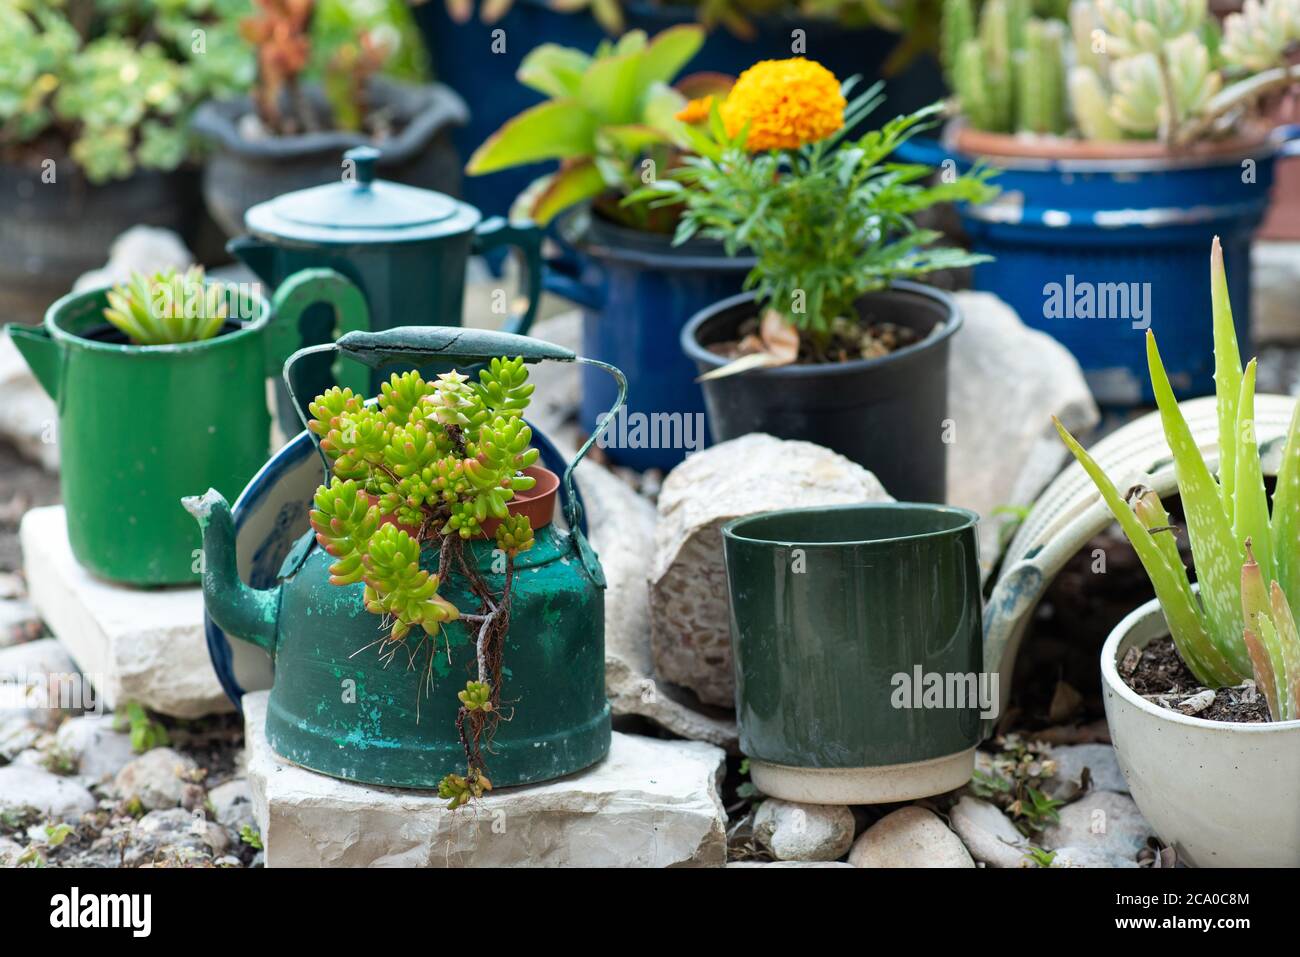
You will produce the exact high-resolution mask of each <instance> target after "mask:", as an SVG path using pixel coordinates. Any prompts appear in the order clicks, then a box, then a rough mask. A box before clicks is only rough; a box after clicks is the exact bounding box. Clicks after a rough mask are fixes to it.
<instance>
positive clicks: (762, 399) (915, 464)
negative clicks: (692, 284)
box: [681, 281, 962, 502]
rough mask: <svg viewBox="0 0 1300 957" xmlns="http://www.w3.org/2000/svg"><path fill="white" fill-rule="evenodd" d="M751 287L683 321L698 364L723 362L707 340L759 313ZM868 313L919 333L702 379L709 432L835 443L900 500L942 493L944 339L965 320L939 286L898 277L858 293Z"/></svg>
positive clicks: (724, 335)
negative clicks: (873, 350)
mask: <svg viewBox="0 0 1300 957" xmlns="http://www.w3.org/2000/svg"><path fill="white" fill-rule="evenodd" d="M756 311H757V309H756V306H755V302H754V294H753V293H743V294H741V295H739V296H732V297H731V298H730V299H723V300H722V301H721V302H717V303H714V304H713V305H712V306H710V307H709V308H707V309H704V310H702V311H701V312H698V313H696V314H695V316H693V317H692V318H691V320H690V322H688V323H687V324H686V326H685V328H683V329H682V335H681V345H682V349H683V350H684V351H685V352H686V355H687V356H688V357H689V358H690V359H691V360H692V361H694V363H695V365H696V368H698V369H699V371H700V372H701V373H705V372H709V371H711V370H713V369H716V368H719V367H720V366H723V365H725V364H726V362H727V360H726V359H724V358H723V357H722V356H720V355H717V354H716V353H714V352H712V351H710V350H709V348H708V346H710V345H712V344H715V343H721V342H727V341H730V340H735V339H737V338H739V335H738V329H739V327H740V325H741V323H743V322H744V321H745V320H747V319H750V318H752V317H753V316H754V315H755V314H756ZM858 314H859V315H860V316H861V317H862V320H863V321H864V322H892V323H894V324H896V325H899V326H905V327H907V328H909V329H913V330H915V331H916V332H917V333H918V334H919V335H920V336H921V339H920V341H919V342H916V343H914V344H912V345H910V346H906V347H904V348H902V349H898V350H897V351H895V352H891V353H890V354H889V355H886V356H882V357H880V358H877V359H856V360H853V361H851V362H835V363H824V364H816V365H811V364H809V365H790V366H783V367H780V368H775V369H759V370H752V371H749V372H741V373H738V374H736V375H730V376H724V377H722V378H718V379H710V380H707V381H706V382H704V383H703V385H704V404H705V408H706V410H707V415H708V420H709V430H710V432H711V434H712V436H713V440H714V441H715V442H725V441H726V440H727V439H734V438H736V437H738V436H741V435H746V434H748V433H750V432H766V433H767V434H769V435H774V436H776V437H777V438H780V439H801V440H803V441H806V442H813V443H816V444H817V445H822V446H825V447H826V448H828V449H832V450H834V451H836V452H839V453H840V454H841V455H843V456H845V457H847V458H849V459H852V460H853V461H854V462H857V463H858V464H860V465H862V466H863V467H864V468H866V469H869V470H870V471H871V472H873V473H874V474H875V476H876V478H878V479H880V481H881V483H882V484H883V485H884V486H885V489H886V490H887V491H888V492H889V493H890V494H891V495H893V496H894V498H896V499H898V500H900V501H912V502H943V501H944V500H945V495H946V486H947V458H948V446H947V443H946V441H945V437H946V433H947V431H948V430H947V428H946V426H947V423H946V419H947V418H948V349H949V343H950V341H951V340H952V337H953V335H954V334H955V333H956V332H957V330H959V329H960V328H961V324H962V318H961V313H960V312H959V311H958V310H957V304H956V303H955V302H954V301H953V300H952V298H951V297H950V296H948V295H946V294H945V293H942V292H940V291H938V290H937V289H932V288H930V287H929V286H923V285H920V284H918V283H912V282H902V281H899V282H895V283H894V284H893V285H891V286H890V287H889V288H888V289H884V290H881V291H879V292H873V293H869V294H868V295H866V296H863V297H862V299H860V300H859V301H858Z"/></svg>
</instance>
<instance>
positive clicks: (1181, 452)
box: [1057, 238, 1300, 721]
mask: <svg viewBox="0 0 1300 957" xmlns="http://www.w3.org/2000/svg"><path fill="white" fill-rule="evenodd" d="M1210 289H1211V301H1212V305H1213V315H1214V319H1213V322H1214V351H1215V392H1216V394H1217V396H1218V407H1219V450H1220V454H1219V474H1218V476H1217V480H1216V477H1215V476H1214V474H1213V473H1212V472H1211V471H1210V467H1209V464H1208V463H1207V462H1206V461H1205V460H1204V459H1203V458H1202V457H1201V452H1200V450H1199V449H1198V448H1197V445H1196V442H1195V440H1194V439H1193V438H1192V434H1191V432H1190V431H1189V429H1188V427H1187V423H1186V421H1185V420H1184V418H1183V413H1182V410H1181V409H1180V408H1179V406H1178V404H1177V402H1176V401H1175V400H1174V396H1173V391H1172V389H1171V388H1170V385H1169V380H1168V377H1167V376H1166V374H1165V371H1164V367H1163V365H1162V364H1161V362H1160V353H1159V350H1158V349H1157V348H1156V343H1155V337H1154V336H1152V335H1151V333H1150V332H1148V333H1147V361H1148V365H1149V366H1150V370H1151V382H1152V386H1153V388H1154V391H1155V395H1156V402H1157V404H1158V406H1159V408H1160V417H1161V421H1162V423H1163V425H1164V430H1165V436H1166V439H1167V440H1168V443H1169V448H1170V450H1171V451H1172V453H1173V459H1174V467H1175V471H1176V473H1177V479H1178V490H1179V495H1180V496H1181V498H1182V502H1183V508H1184V511H1185V513H1186V516H1187V532H1188V537H1189V539H1190V541H1191V546H1192V555H1193V557H1194V558H1195V561H1196V568H1197V572H1198V578H1199V581H1200V592H1199V595H1198V594H1195V593H1193V591H1192V586H1191V584H1190V582H1189V581H1188V577H1187V570H1186V569H1185V568H1184V567H1183V564H1182V559H1181V558H1180V557H1179V554H1178V549H1177V546H1176V544H1175V542H1174V538H1173V535H1174V534H1175V530H1173V529H1172V528H1171V527H1170V520H1169V515H1168V513H1167V512H1166V511H1165V509H1164V506H1163V505H1162V504H1161V503H1160V499H1159V497H1158V496H1157V495H1156V494H1155V493H1154V492H1153V491H1151V490H1149V489H1139V490H1138V493H1137V494H1136V495H1135V496H1134V501H1133V504H1132V505H1129V504H1128V503H1126V502H1125V500H1124V498H1123V497H1122V496H1121V495H1120V493H1119V491H1118V490H1117V489H1116V488H1115V485H1114V484H1113V483H1112V482H1111V480H1110V479H1109V478H1108V477H1107V476H1106V474H1105V473H1104V472H1103V471H1102V470H1101V469H1100V467H1099V466H1098V465H1097V463H1096V462H1095V461H1093V459H1092V457H1091V456H1089V455H1088V453H1087V452H1085V451H1084V450H1083V448H1082V446H1080V445H1079V443H1078V442H1077V441H1076V440H1075V439H1074V437H1073V436H1072V435H1070V434H1069V432H1067V431H1066V430H1065V428H1064V427H1063V426H1061V425H1060V423H1059V422H1058V423H1057V429H1058V431H1059V432H1060V434H1061V438H1062V439H1063V440H1064V441H1065V444H1066V445H1067V447H1068V448H1069V449H1070V451H1071V452H1072V453H1073V454H1074V457H1075V458H1076V459H1077V460H1078V461H1079V463H1080V464H1081V465H1082V466H1083V468H1084V470H1085V471H1086V472H1087V473H1088V475H1089V477H1091V478H1092V480H1093V482H1094V483H1095V484H1096V486H1097V488H1098V490H1099V491H1100V492H1101V495H1102V499H1103V500H1104V501H1105V502H1106V504H1107V506H1109V508H1110V510H1111V512H1112V513H1113V514H1114V516H1115V518H1116V519H1117V520H1118V521H1119V523H1120V526H1121V527H1122V528H1123V530H1124V533H1125V535H1126V536H1127V537H1128V539H1129V541H1130V542H1131V543H1132V544H1133V547H1134V550H1135V551H1136V552H1137V554H1138V558H1139V559H1140V560H1141V561H1142V565H1143V567H1144V568H1145V569H1146V571H1147V574H1148V575H1149V576H1150V578H1151V583H1152V585H1153V586H1154V587H1155V592H1156V596H1157V597H1158V598H1159V600H1160V605H1161V608H1162V609H1163V611H1164V613H1165V619H1166V621H1167V622H1168V624H1169V631H1170V635H1171V636H1172V637H1173V640H1174V644H1175V645H1176V646H1177V648H1178V653H1179V655H1180V656H1181V657H1182V659H1183V661H1184V662H1185V663H1186V664H1187V666H1188V668H1190V669H1191V671H1192V673H1193V674H1194V675H1195V676H1196V679H1197V680H1198V681H1200V682H1201V683H1202V684H1204V685H1206V686H1207V687H1211V688H1218V687H1223V686H1225V685H1234V684H1237V683H1239V682H1240V681H1242V680H1244V679H1245V678H1247V677H1253V678H1254V680H1255V683H1256V685H1257V686H1258V687H1259V689H1260V690H1261V691H1262V692H1263V693H1264V696H1265V698H1266V699H1267V701H1268V706H1269V714H1270V716H1271V717H1272V719H1273V720H1274V721H1289V720H1294V719H1297V718H1300V634H1297V630H1296V621H1295V619H1296V608H1295V607H1293V604H1292V603H1293V602H1295V601H1296V600H1297V598H1300V561H1297V558H1296V535H1297V532H1298V531H1300V406H1298V407H1297V409H1296V412H1295V414H1294V415H1293V416H1292V419H1291V424H1290V428H1289V431H1288V435H1287V439H1286V444H1285V447H1284V448H1283V450H1282V464H1281V467H1280V469H1279V471H1278V479H1277V487H1276V491H1275V493H1274V495H1273V503H1272V512H1271V514H1270V510H1269V503H1268V496H1267V494H1266V492H1265V488H1264V476H1263V469H1262V466H1261V464H1260V458H1259V448H1258V446H1257V444H1256V441H1255V428H1254V417H1255V368H1256V366H1255V361H1254V360H1251V362H1250V363H1249V364H1247V366H1246V368H1245V370H1244V371H1243V369H1242V367H1241V359H1240V357H1239V354H1238V350H1237V340H1236V331H1235V327H1234V326H1233V323H1232V310H1231V307H1230V305H1229V302H1228V291H1227V276H1226V274H1225V272H1224V268H1223V253H1222V250H1221V249H1220V247H1219V241H1218V239H1217V238H1216V239H1215V240H1214V246H1213V249H1212V252H1211V256H1210ZM1287 596H1291V597H1290V601H1288V597H1287Z"/></svg>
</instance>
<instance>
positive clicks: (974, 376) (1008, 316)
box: [948, 292, 1100, 573]
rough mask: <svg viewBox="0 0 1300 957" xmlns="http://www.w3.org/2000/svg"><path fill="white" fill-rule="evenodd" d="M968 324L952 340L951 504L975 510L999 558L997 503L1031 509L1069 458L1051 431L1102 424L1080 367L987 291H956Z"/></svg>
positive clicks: (986, 560)
mask: <svg viewBox="0 0 1300 957" xmlns="http://www.w3.org/2000/svg"><path fill="white" fill-rule="evenodd" d="M955 295H956V299H957V305H958V308H960V309H961V311H962V315H963V317H964V318H965V326H964V328H963V329H962V330H961V332H960V333H959V334H958V335H956V336H954V337H953V340H952V355H951V358H950V360H949V361H950V368H949V372H948V415H949V417H950V418H951V419H952V429H953V439H954V441H953V442H952V444H951V445H949V447H948V503H949V504H951V505H960V506H962V507H964V508H969V509H973V510H975V511H977V512H979V513H980V515H981V516H982V517H983V519H984V521H982V522H981V523H980V528H979V531H980V560H981V563H982V565H983V568H984V571H985V572H986V573H987V572H988V570H989V569H990V568H991V567H992V565H993V563H994V562H995V561H996V560H997V557H998V548H997V545H998V529H999V527H1000V525H1001V519H999V518H997V517H995V516H994V515H993V510H994V509H995V508H997V507H998V506H1002V505H1010V506H1025V505H1030V504H1031V503H1032V502H1033V501H1034V499H1035V498H1037V497H1038V493H1039V492H1041V491H1042V490H1043V488H1045V487H1046V485H1047V483H1048V482H1050V481H1051V480H1052V479H1053V478H1054V477H1055V476H1056V473H1057V472H1059V471H1060V468H1061V466H1062V464H1064V462H1065V460H1066V458H1067V457H1068V455H1069V453H1068V452H1067V451H1066V449H1065V447H1064V446H1063V445H1062V444H1061V441H1060V439H1059V438H1058V436H1057V434H1056V430H1055V428H1053V426H1052V420H1051V416H1053V415H1055V416H1057V417H1058V418H1059V419H1060V420H1061V422H1062V423H1064V424H1065V426H1066V428H1068V429H1069V430H1070V431H1071V432H1073V433H1074V434H1075V435H1078V434H1079V433H1080V432H1086V431H1087V430H1089V429H1091V428H1092V427H1093V426H1094V425H1096V424H1097V422H1098V421H1100V413H1099V412H1098V410H1097V404H1096V402H1094V401H1093V398H1092V393H1091V391H1089V389H1088V385H1087V383H1086V382H1085V381H1084V378H1083V373H1082V371H1081V370H1080V369H1079V363H1078V362H1077V361H1076V360H1075V358H1074V356H1072V355H1071V354H1070V352H1069V350H1067V349H1066V348H1065V347H1064V346H1062V345H1061V344H1060V343H1059V342H1057V341H1056V340H1055V339H1053V338H1052V337H1051V336H1049V335H1048V334H1047V333H1045V332H1040V331H1038V330H1036V329H1030V328H1029V327H1028V326H1026V325H1025V324H1024V323H1023V322H1021V321H1020V317H1019V316H1017V315H1016V313H1015V311H1014V310H1013V309H1012V308H1011V307H1010V306H1008V305H1007V304H1006V303H1005V302H1003V301H1002V300H1001V299H999V298H998V297H997V296H994V295H992V294H991V293H986V292H959V293H956V294H955Z"/></svg>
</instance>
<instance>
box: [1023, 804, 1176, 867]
mask: <svg viewBox="0 0 1300 957" xmlns="http://www.w3.org/2000/svg"><path fill="white" fill-rule="evenodd" d="M1060 813H1061V819H1060V821H1059V822H1058V823H1056V824H1053V825H1050V826H1049V827H1048V828H1046V829H1045V830H1044V831H1043V836H1042V844H1043V846H1044V847H1046V848H1049V849H1053V850H1054V849H1057V848H1065V847H1070V848H1080V849H1082V850H1086V851H1091V852H1093V853H1097V854H1101V855H1103V856H1105V857H1107V858H1109V859H1110V860H1111V861H1112V862H1114V863H1116V864H1117V865H1120V866H1122V864H1123V862H1126V861H1135V860H1136V859H1137V854H1138V851H1140V850H1142V848H1144V847H1146V844H1147V838H1149V837H1150V836H1151V825H1149V824H1147V822H1146V819H1145V818H1143V817H1142V812H1141V811H1139V810H1138V806H1137V805H1136V804H1135V803H1134V802H1133V799H1132V798H1131V797H1128V796H1127V795H1125V794H1115V793H1114V792H1112V791H1093V792H1091V793H1089V794H1086V795H1084V796H1083V797H1082V798H1080V799H1079V800H1078V801H1075V802H1074V803H1073V804H1070V805H1067V806H1066V807H1063V808H1062V809H1061V812H1060Z"/></svg>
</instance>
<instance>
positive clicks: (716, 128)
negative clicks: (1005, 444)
mask: <svg viewBox="0 0 1300 957" xmlns="http://www.w3.org/2000/svg"><path fill="white" fill-rule="evenodd" d="M853 86H854V82H853V81H852V80H850V81H849V82H847V83H845V84H843V86H841V84H840V82H839V81H838V80H837V79H836V78H835V76H834V75H833V74H832V73H831V72H830V71H829V70H827V69H826V68H825V67H823V66H821V65H820V64H818V63H815V62H812V61H809V60H804V59H799V58H796V59H793V60H768V61H764V62H762V63H759V64H757V65H755V66H754V67H751V68H750V69H749V70H747V71H745V73H743V74H741V76H740V78H739V79H738V80H737V82H736V84H735V86H733V87H732V88H731V90H730V92H729V93H728V94H727V96H726V98H725V99H723V100H722V101H721V102H720V103H719V102H714V103H713V104H711V106H710V107H709V111H710V112H709V120H708V122H707V123H706V124H704V125H702V126H701V127H698V128H692V133H691V139H692V142H693V144H694V146H695V151H696V155H694V156H688V157H686V158H685V159H684V160H683V165H682V166H681V167H680V168H679V169H678V170H675V171H673V173H672V174H671V176H670V177H668V178H664V179H662V180H660V181H659V183H657V184H656V185H655V186H654V187H650V188H647V190H646V191H645V192H646V193H647V194H649V195H651V196H654V197H656V198H655V200H654V202H655V203H672V204H680V206H681V209H682V213H681V218H680V223H679V225H678V228H677V234H676V238H677V240H678V241H679V242H682V241H685V240H687V239H689V238H690V237H692V236H694V235H697V234H698V235H702V236H705V237H708V238H713V239H715V240H717V241H720V242H722V243H723V245H724V248H725V249H726V250H727V251H728V252H737V251H739V250H740V249H742V248H747V249H748V250H750V251H751V252H752V253H753V255H754V263H753V267H752V268H751V269H750V270H749V272H748V275H747V276H746V278H745V285H746V288H747V289H749V290H751V291H749V292H745V293H741V294H739V295H736V296H732V297H729V298H727V299H723V300H721V301H719V302H715V303H712V304H710V305H709V306H708V307H707V308H705V309H703V310H701V311H700V312H699V313H697V314H696V315H695V316H694V317H692V318H691V320H690V321H689V322H688V323H687V324H686V327H685V328H684V329H683V330H682V334H681V347H682V350H683V351H684V353H685V354H686V355H687V356H688V357H689V359H690V360H691V361H692V362H693V363H694V364H695V365H696V367H697V369H698V371H699V372H700V373H701V376H702V379H703V380H704V394H705V400H706V402H707V404H708V410H709V424H710V428H711V430H712V433H713V437H714V439H716V440H718V441H722V440H725V439H731V438H735V437H736V436H738V435H743V434H745V433H747V432H766V433H769V434H771V435H775V436H778V437H780V438H786V439H804V440H807V441H810V442H815V443H817V444H819V445H824V446H826V447H828V448H831V449H834V450H835V451H837V452H840V453H842V454H843V455H845V456H847V457H848V458H850V459H853V460H854V461H856V462H858V463H860V464H862V465H863V466H865V467H866V468H868V469H871V470H872V471H873V472H874V473H875V474H876V476H877V477H878V478H879V479H880V480H881V482H882V483H883V484H884V486H885V488H886V489H887V490H888V491H889V492H890V493H891V494H892V495H893V496H894V497H895V498H898V499H905V500H911V501H923V502H942V501H943V500H944V497H945V495H946V478H947V473H946V459H947V456H946V449H947V446H946V443H945V441H944V436H943V424H942V423H943V421H944V420H945V418H946V417H947V413H946V409H947V396H948V378H947V376H948V346H949V342H950V341H951V338H952V336H953V335H954V334H955V333H956V332H957V330H958V329H959V328H960V326H961V321H962V320H961V315H960V314H959V313H958V311H957V308H956V305H955V304H954V302H953V300H952V299H951V298H949V297H948V296H946V295H944V294H943V293H941V292H939V291H937V290H935V289H933V288H930V287H928V286H924V285H920V284H918V283H915V282H909V281H907V280H909V279H912V278H916V277H920V276H924V275H926V274H927V273H930V272H932V271H934V270H937V269H951V268H959V267H963V266H967V265H970V264H973V263H976V262H979V261H981V260H982V257H980V256H972V255H970V254H968V253H966V252H965V251H964V250H960V249H952V248H945V247H940V246H935V245H934V243H935V242H936V240H937V239H938V238H939V234H938V233H936V232H934V231H931V230H926V229H921V228H918V227H917V226H916V224H915V223H914V222H913V220H912V215H913V214H915V213H917V212H920V211H922V210H926V209H929V208H930V207H932V206H934V205H936V204H938V203H943V202H949V201H953V200H966V201H973V202H978V201H983V200H987V199H988V198H989V197H991V196H992V195H993V193H994V189H993V188H992V187H991V186H989V185H988V183H987V182H986V180H987V174H986V173H984V172H978V173H974V174H969V175H963V176H954V177H951V178H950V179H949V180H947V181H945V182H941V183H938V184H936V185H933V186H926V185H923V184H922V183H920V182H919V181H920V180H922V179H923V178H924V177H926V176H927V175H928V174H929V173H930V172H931V170H930V169H929V167H926V166H899V165H897V164H893V163H890V162H888V158H889V156H890V154H891V153H893V152H894V151H895V150H896V149H897V148H898V146H899V145H900V144H901V143H904V142H906V141H907V139H908V138H909V137H911V136H912V135H914V134H915V133H917V132H918V131H920V130H922V129H924V128H925V126H926V124H927V122H929V121H930V120H931V118H932V117H933V116H934V115H935V114H936V113H937V112H938V110H939V105H938V104H935V105H932V106H930V107H927V108H925V109H923V110H920V111H917V112H916V113H913V114H910V115H907V116H899V117H897V118H895V119H892V120H890V121H888V122H887V123H885V124H884V125H883V126H882V127H881V128H880V129H878V130H870V131H868V132H866V133H863V134H862V135H860V136H857V137H850V136H849V135H848V130H849V129H852V128H854V127H855V126H857V125H858V124H859V123H860V122H861V121H862V120H863V119H864V118H865V117H867V116H868V115H869V114H870V113H871V112H872V111H874V110H876V109H878V108H879V107H880V105H881V103H882V101H883V99H884V96H883V94H882V93H881V90H880V86H879V85H877V86H874V87H872V88H870V89H869V90H867V91H865V92H863V93H861V94H859V95H856V96H853V95H852V89H853ZM850 96H852V99H849V98H848V97H850ZM864 223H874V224H876V227H875V228H874V229H871V230H864V228H863V224H864Z"/></svg>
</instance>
